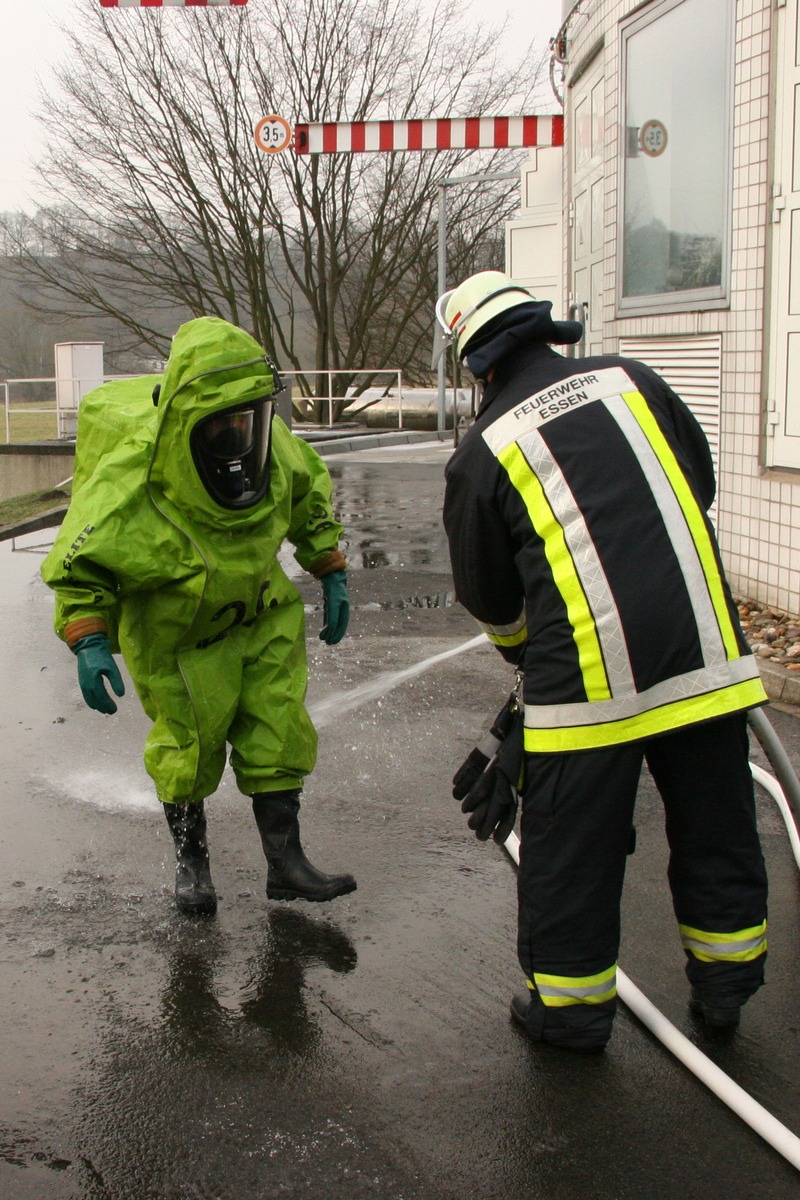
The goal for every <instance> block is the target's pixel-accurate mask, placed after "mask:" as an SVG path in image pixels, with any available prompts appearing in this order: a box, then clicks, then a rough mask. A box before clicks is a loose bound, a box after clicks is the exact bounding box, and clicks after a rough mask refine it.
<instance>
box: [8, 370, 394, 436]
mask: <svg viewBox="0 0 800 1200" xmlns="http://www.w3.org/2000/svg"><path fill="white" fill-rule="evenodd" d="M280 375H281V378H282V379H283V380H284V382H288V381H290V380H291V381H296V380H297V379H298V378H300V377H302V378H304V379H305V378H309V377H314V378H316V377H318V376H322V377H323V378H324V379H325V380H326V381H327V393H326V394H324V395H318V396H306V395H297V396H296V395H292V397H291V400H292V405H293V406H294V407H295V408H296V409H297V410H298V412H299V413H300V415H301V417H305V418H307V417H308V415H309V413H310V412H311V411H312V406H313V405H314V404H319V403H322V404H323V405H327V411H328V427H329V428H331V427H332V426H333V425H334V424H335V421H334V419H333V414H334V406H335V405H336V404H338V403H340V402H341V401H343V400H344V401H347V402H348V408H349V407H352V408H353V409H354V410H355V412H354V415H357V413H358V412H359V411H362V412H363V411H364V408H366V407H369V406H370V404H372V403H375V401H374V399H370V400H368V401H367V402H366V403H365V404H364V405H361V406H359V404H358V396H354V395H353V389H352V388H350V389H348V393H347V395H345V396H335V395H334V394H333V380H334V378H335V377H336V376H339V375H347V376H349V377H350V378H353V377H354V376H355V377H358V376H362V377H364V376H367V377H369V379H370V380H375V379H379V380H380V379H381V378H383V379H387V380H388V382H387V384H386V388H385V391H386V392H390V393H391V394H392V398H396V399H397V422H398V424H397V427H398V429H402V428H403V373H402V371H400V370H397V369H395V368H394V367H384V368H382V369H381V368H375V369H374V370H373V369H362V370H359V371H354V370H338V369H337V370H308V371H304V370H297V371H295V370H289V371H281V372H280ZM130 378H132V376H130V375H103V376H102V377H101V378H99V379H98V380H97V381H96V382H97V384H99V383H101V382H102V383H107V382H108V381H109V380H112V379H130ZM85 382H86V381H85V380H80V379H64V378H62V377H61V376H55V375H53V376H42V377H40V378H31V379H6V380H3V381H2V383H0V386H2V388H3V408H4V415H5V440H6V443H7V444H10V443H11V441H12V418H17V417H21V416H23V415H24V416H33V415H37V416H40V415H45V414H49V415H51V416H52V417H53V418H54V420H55V426H56V430H55V432H56V437H57V438H58V439H66V438H69V437H73V436H74V434H75V425H76V422H77V415H78V409H77V405H75V404H69V405H65V404H60V403H59V386H61V385H72V386H71V389H70V390H71V391H74V389H75V386H76V385H77V386H78V387H80V386H81V385H82V384H84V383H85ZM43 384H49V385H51V386H52V388H53V399H52V401H51V402H50V403H47V404H45V406H44V407H42V406H41V402H40V401H33V402H28V401H24V400H23V401H19V400H17V401H12V389H14V388H17V389H20V388H23V387H26V386H33V385H36V386H41V385H43ZM57 385H58V386H57ZM289 390H290V391H294V388H291V387H290V388H289ZM369 392H370V396H374V392H375V388H374V387H371V388H370V389H369ZM345 412H347V409H345ZM36 440H39V439H38V438H37V439H36Z"/></svg>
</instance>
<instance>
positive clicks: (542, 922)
mask: <svg viewBox="0 0 800 1200" xmlns="http://www.w3.org/2000/svg"><path fill="white" fill-rule="evenodd" d="M644 761H646V763H647V765H648V767H649V769H650V772H651V774H652V776H653V779H654V780H655V783H656V786H657V788H658V791H659V793H660V795H661V798H662V800H663V804H664V810H665V815H666V833H667V838H668V841H669V847H670V860H669V868H668V878H669V884H670V888H671V891H672V898H673V907H674V911H675V915H676V917H677V920H678V923H679V926H680V927H681V936H682V939H683V944H684V947H685V952H686V960H687V961H686V974H687V976H688V978H689V981H690V983H691V984H692V985H693V986H695V987H696V988H699V989H701V990H702V991H703V992H704V993H708V994H709V996H710V997H711V998H712V999H718V1000H719V1001H721V1002H723V1003H728V1004H730V1003H736V1004H739V1003H743V1002H744V1001H745V1000H746V999H747V998H748V997H749V996H750V995H752V994H753V992H755V991H756V990H757V988H758V987H759V986H760V985H761V983H762V982H763V971H764V960H765V957H766V955H765V950H766V941H765V937H764V933H765V922H766V911H767V877H766V870H765V866H764V859H763V855H762V853H761V846H760V842H759V837H758V832H757V828H756V817H755V803H754V794H753V781H752V775H751V772H750V768H749V765H748V737H747V718H746V714H745V713H735V714H733V715H732V716H729V717H724V718H720V719H718V720H715V721H709V722H707V723H705V724H701V725H692V726H689V727H687V728H685V729H681V730H678V731H675V732H673V733H670V734H668V735H665V736H662V737H658V738H653V739H652V740H649V741H641V742H635V743H627V744H625V745H622V746H615V747H609V748H604V749H601V750H592V751H582V752H580V753H571V754H557V755H556V754H552V755H551V754H528V755H526V756H525V784H524V794H523V797H522V823H521V830H520V835H521V851H520V870H519V873H518V899H519V924H518V952H519V960H520V965H521V966H522V969H523V971H524V973H525V975H526V977H527V979H528V980H529V986H530V985H531V984H533V992H532V997H531V998H532V1000H533V1001H534V1003H535V1004H536V1005H537V1006H539V1005H544V1010H543V1011H542V1012H541V1027H542V1028H543V1030H544V1031H545V1032H544V1036H545V1038H546V1037H547V1035H546V1030H547V1028H550V1027H552V1028H553V1029H554V1030H555V1029H564V1028H565V1027H573V1028H575V1029H576V1030H579V1029H581V1028H582V1027H583V1026H590V1027H591V1029H592V1030H593V1031H595V1033H598V1034H599V1032H600V1031H599V1027H598V1026H599V1025H602V1024H604V1022H607V1026H608V1032H609V1033H610V1030H611V1022H612V1020H613V1016H614V1009H615V1006H616V1005H615V999H614V992H615V968H616V963H617V957H618V952H619V939H620V899H621V894H622V885H623V878H624V873H625V863H626V857H627V851H628V847H629V843H630V834H631V826H632V822H633V812H634V804H635V799H636V793H637V789H638V783H639V776H640V772H641V768H642V764H643V762H644ZM759 934H760V937H759ZM715 935H722V936H721V937H719V938H716V937H715ZM742 947H744V949H742ZM663 952H664V953H670V954H671V953H672V946H669V947H664V948H663ZM609 992H610V993H611V994H609Z"/></svg>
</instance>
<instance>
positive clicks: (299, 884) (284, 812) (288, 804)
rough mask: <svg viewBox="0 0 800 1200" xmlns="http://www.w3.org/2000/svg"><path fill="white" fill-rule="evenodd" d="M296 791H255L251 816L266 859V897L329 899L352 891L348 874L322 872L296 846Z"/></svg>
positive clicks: (298, 798)
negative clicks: (259, 835)
mask: <svg viewBox="0 0 800 1200" xmlns="http://www.w3.org/2000/svg"><path fill="white" fill-rule="evenodd" d="M299 809H300V793H299V792H256V794H255V795H254V796H253V815H254V816H255V819H256V825H257V826H258V832H259V833H260V834H261V844H262V846H263V847H264V854H265V855H266V859H267V896H268V897H269V899H270V900H312V901H325V900H333V899H334V898H335V897H336V896H345V895H347V893H348V892H354V891H355V890H356V881H355V879H354V878H353V876H352V875H325V874H324V873H323V872H322V871H318V870H317V868H316V867H314V866H312V864H311V863H310V862H309V861H308V859H307V858H306V856H305V854H304V853H303V848H302V846H301V845H300V822H299V820H298V817H297V814H298V812H299Z"/></svg>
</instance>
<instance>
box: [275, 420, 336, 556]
mask: <svg viewBox="0 0 800 1200" xmlns="http://www.w3.org/2000/svg"><path fill="white" fill-rule="evenodd" d="M275 424H276V426H277V428H276V429H275V430H274V432H273V436H275V437H276V442H278V447H277V448H278V449H279V451H280V450H281V449H283V448H285V449H286V450H287V452H289V451H290V452H291V454H292V458H293V463H292V466H293V471H292V506H291V517H290V523H289V529H288V532H287V535H286V536H287V538H288V539H289V541H290V542H291V543H292V545H293V546H294V547H295V554H294V556H295V558H296V560H297V562H298V563H299V564H300V566H301V567H302V568H303V569H304V570H305V571H309V572H310V573H311V574H312V575H315V576H316V577H317V578H318V579H321V578H322V577H323V576H324V575H329V574H330V573H331V572H332V571H340V570H343V569H344V567H345V559H344V555H343V554H342V552H341V550H340V549H339V538H340V537H341V535H342V526H341V525H340V524H339V522H338V521H337V520H336V518H335V517H334V514H333V502H332V493H333V485H332V483H331V477H330V474H329V473H328V468H327V467H326V466H325V463H324V462H323V461H322V459H321V458H320V456H319V455H318V454H317V452H316V450H314V449H313V448H312V447H311V446H309V445H308V443H307V442H304V441H303V439H302V438H298V437H295V436H294V435H293V434H291V433H290V432H289V431H288V429H286V426H285V425H284V424H283V422H281V421H280V420H276V422H275ZM284 434H285V436H284ZM286 438H290V439H291V443H286Z"/></svg>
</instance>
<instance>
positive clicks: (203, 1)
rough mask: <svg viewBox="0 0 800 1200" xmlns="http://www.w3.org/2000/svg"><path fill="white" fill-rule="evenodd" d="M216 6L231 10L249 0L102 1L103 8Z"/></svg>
mask: <svg viewBox="0 0 800 1200" xmlns="http://www.w3.org/2000/svg"><path fill="white" fill-rule="evenodd" d="M215 4H221V5H225V6H226V7H227V8H230V6H231V5H232V4H247V0H100V5H101V7H102V8H211V7H212V6H213V5H215Z"/></svg>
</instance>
